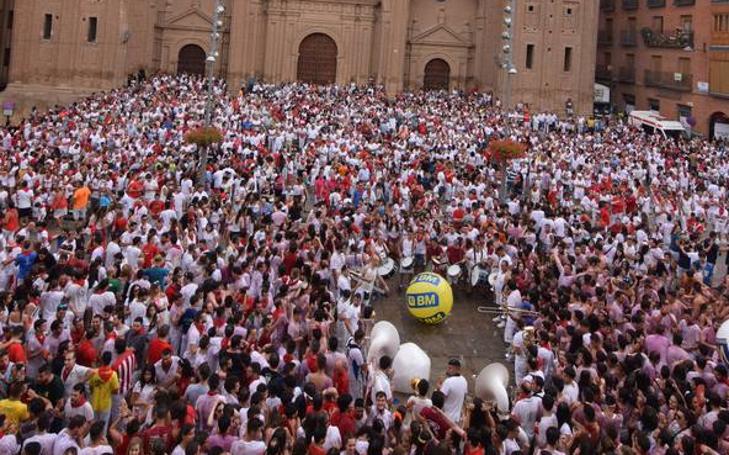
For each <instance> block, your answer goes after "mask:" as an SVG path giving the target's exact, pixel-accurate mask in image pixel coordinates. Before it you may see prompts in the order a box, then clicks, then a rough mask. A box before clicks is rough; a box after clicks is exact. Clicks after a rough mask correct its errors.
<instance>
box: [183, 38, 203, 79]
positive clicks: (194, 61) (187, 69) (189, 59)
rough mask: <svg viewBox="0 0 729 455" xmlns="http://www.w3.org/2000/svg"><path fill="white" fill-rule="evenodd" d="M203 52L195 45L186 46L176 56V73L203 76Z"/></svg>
mask: <svg viewBox="0 0 729 455" xmlns="http://www.w3.org/2000/svg"><path fill="white" fill-rule="evenodd" d="M205 58H206V56H205V51H204V50H203V48H202V47H200V46H198V45H196V44H188V45H187V46H183V47H182V49H180V53H179V54H178V55H177V73H178V74H179V73H186V74H198V75H201V76H202V75H203V74H205Z"/></svg>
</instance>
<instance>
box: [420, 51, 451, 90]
mask: <svg viewBox="0 0 729 455" xmlns="http://www.w3.org/2000/svg"><path fill="white" fill-rule="evenodd" d="M450 80H451V67H450V66H449V65H448V63H447V62H446V61H445V60H443V59H441V58H434V59H433V60H431V61H429V62H428V64H427V65H425V76H424V77H423V89H424V90H448V88H449V86H450Z"/></svg>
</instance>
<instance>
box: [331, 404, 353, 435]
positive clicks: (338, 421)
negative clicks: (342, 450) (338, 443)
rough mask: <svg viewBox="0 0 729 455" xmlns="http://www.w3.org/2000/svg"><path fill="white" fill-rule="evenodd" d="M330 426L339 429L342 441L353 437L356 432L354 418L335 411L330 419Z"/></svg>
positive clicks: (346, 413)
mask: <svg viewBox="0 0 729 455" xmlns="http://www.w3.org/2000/svg"><path fill="white" fill-rule="evenodd" d="M331 424H332V425H334V426H335V427H337V428H339V433H340V434H341V435H342V441H346V440H347V439H349V437H350V436H354V433H355V432H356V431H357V425H356V423H355V421H354V418H352V416H351V415H350V414H349V413H348V412H345V413H341V412H340V411H339V409H337V410H336V411H335V412H334V414H332V417H331Z"/></svg>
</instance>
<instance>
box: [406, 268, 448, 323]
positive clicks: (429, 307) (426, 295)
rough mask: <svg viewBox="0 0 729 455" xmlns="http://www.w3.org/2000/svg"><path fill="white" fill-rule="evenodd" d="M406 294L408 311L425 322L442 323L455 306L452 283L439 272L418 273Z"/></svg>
mask: <svg viewBox="0 0 729 455" xmlns="http://www.w3.org/2000/svg"><path fill="white" fill-rule="evenodd" d="M405 294H406V298H407V305H408V311H409V312H410V314H411V315H412V316H413V317H414V318H415V319H417V320H418V321H420V322H423V323H425V324H440V323H441V322H443V320H445V318H446V317H448V315H449V314H450V313H451V308H453V290H452V289H451V285H450V284H448V281H446V279H445V278H443V277H442V276H440V275H438V274H437V273H431V272H423V273H420V274H418V275H417V276H416V277H415V278H413V280H412V281H411V282H410V285H409V286H408V289H407V292H406V293H405Z"/></svg>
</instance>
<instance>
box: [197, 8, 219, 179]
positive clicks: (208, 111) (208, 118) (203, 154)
mask: <svg viewBox="0 0 729 455" xmlns="http://www.w3.org/2000/svg"><path fill="white" fill-rule="evenodd" d="M224 12H225V6H223V0H215V8H213V29H212V32H211V33H210V51H209V53H208V57H207V58H206V59H205V64H206V68H205V76H206V78H207V82H208V83H207V95H206V100H205V127H210V126H212V123H213V110H214V109H215V90H214V88H213V86H214V85H215V63H216V61H217V59H218V55H219V54H220V53H219V48H220V36H221V34H220V31H221V29H222V28H223V20H222V16H223V13H224ZM209 147H211V146H210V145H208V146H205V147H202V150H200V169H198V172H199V174H198V185H200V186H202V187H203V188H204V187H205V168H206V167H207V165H208V148H209Z"/></svg>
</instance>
